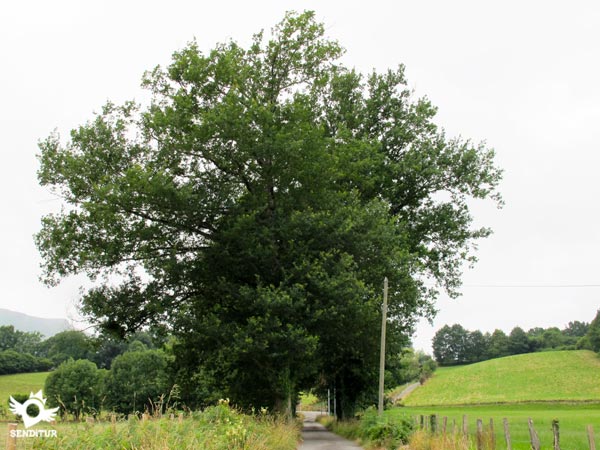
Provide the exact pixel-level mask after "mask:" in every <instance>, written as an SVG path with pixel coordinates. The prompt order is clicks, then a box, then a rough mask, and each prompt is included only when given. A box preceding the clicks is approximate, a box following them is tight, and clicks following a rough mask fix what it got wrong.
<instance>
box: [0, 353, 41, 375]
mask: <svg viewBox="0 0 600 450" xmlns="http://www.w3.org/2000/svg"><path fill="white" fill-rule="evenodd" d="M51 367H52V362H51V361H50V360H49V359H46V358H38V357H37V356H33V355H30V354H29V353H19V352H17V351H14V350H5V351H3V352H0V375H9V374H13V373H27V372H44V371H46V370H49V369H50V368H51Z"/></svg>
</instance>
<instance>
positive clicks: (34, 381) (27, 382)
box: [0, 372, 50, 409]
mask: <svg viewBox="0 0 600 450" xmlns="http://www.w3.org/2000/svg"><path fill="white" fill-rule="evenodd" d="M49 373H50V372H38V373H19V374H15V375H0V405H1V406H2V407H4V408H6V409H7V408H8V398H9V397H10V396H11V395H15V394H29V393H30V392H34V393H35V392H37V391H39V390H40V389H44V383H45V382H46V377H47V376H48V374H49Z"/></svg>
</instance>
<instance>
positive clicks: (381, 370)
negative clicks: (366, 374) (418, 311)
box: [377, 277, 388, 415]
mask: <svg viewBox="0 0 600 450" xmlns="http://www.w3.org/2000/svg"><path fill="white" fill-rule="evenodd" d="M387 296H388V279H387V277H385V278H384V279H383V305H382V307H381V348H380V354H379V405H378V406H379V407H378V408H377V410H378V412H379V415H382V414H383V381H384V378H385V324H386V322H387Z"/></svg>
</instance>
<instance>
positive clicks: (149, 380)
mask: <svg viewBox="0 0 600 450" xmlns="http://www.w3.org/2000/svg"><path fill="white" fill-rule="evenodd" d="M133 347H134V348H135V347H138V345H135V346H133ZM168 389H169V383H168V379H167V356H166V355H165V353H164V352H163V351H160V350H142V351H129V352H126V353H123V354H122V355H120V356H117V357H116V358H115V359H114V361H113V363H112V366H111V370H110V373H109V375H108V377H107V379H106V401H107V404H108V406H109V407H111V408H113V409H114V410H115V411H118V412H121V413H125V414H127V413H134V412H137V411H144V410H152V409H153V408H154V407H155V405H156V404H157V403H158V402H159V401H160V397H161V395H163V394H167V393H168Z"/></svg>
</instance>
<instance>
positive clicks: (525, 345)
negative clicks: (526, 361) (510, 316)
mask: <svg viewBox="0 0 600 450" xmlns="http://www.w3.org/2000/svg"><path fill="white" fill-rule="evenodd" d="M508 351H509V353H510V354H511V355H520V354H521V353H528V352H529V351H531V347H530V345H529V338H528V337H527V333H525V331H524V330H523V328H521V327H514V328H513V329H512V331H511V332H510V335H509V336H508Z"/></svg>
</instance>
